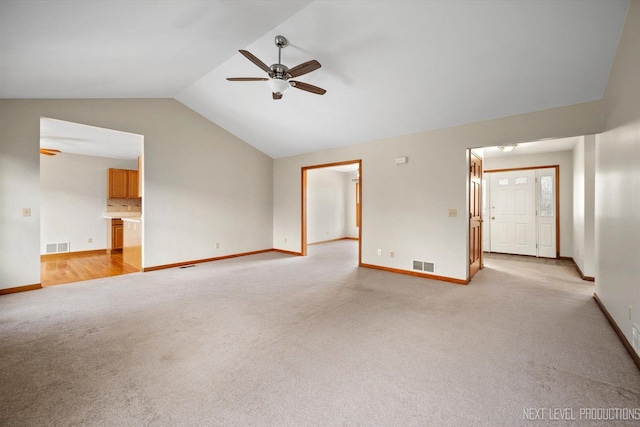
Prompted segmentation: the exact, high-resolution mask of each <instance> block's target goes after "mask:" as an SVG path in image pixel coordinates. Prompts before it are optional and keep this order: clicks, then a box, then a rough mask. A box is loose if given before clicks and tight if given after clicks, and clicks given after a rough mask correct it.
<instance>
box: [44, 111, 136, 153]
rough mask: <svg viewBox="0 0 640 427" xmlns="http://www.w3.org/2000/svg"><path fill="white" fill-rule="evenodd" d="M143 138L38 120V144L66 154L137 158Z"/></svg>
mask: <svg viewBox="0 0 640 427" xmlns="http://www.w3.org/2000/svg"><path fill="white" fill-rule="evenodd" d="M143 141H144V137H143V136H142V135H137V134H134V133H128V132H120V131H116V130H111V129H104V128H99V127H95V126H88V125H82V124H79V123H71V122H65V121H64V120H56V119H48V118H44V117H43V118H41V119H40V147H41V148H52V149H55V150H60V151H62V152H63V153H66V154H83V155H85V156H98V157H111V158H115V159H137V158H138V156H140V155H142V144H143Z"/></svg>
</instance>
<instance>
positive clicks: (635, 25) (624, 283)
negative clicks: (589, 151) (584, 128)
mask: <svg viewBox="0 0 640 427" xmlns="http://www.w3.org/2000/svg"><path fill="white" fill-rule="evenodd" d="M639 51H640V1H638V0H634V1H632V2H631V5H630V8H629V12H628V14H627V20H626V23H625V26H624V31H623V33H622V37H621V39H620V44H619V46H618V51H617V53H616V56H615V59H614V62H613V67H612V69H611V74H610V76H609V82H608V84H607V90H606V92H605V97H604V106H605V129H606V131H605V132H604V133H603V134H602V135H599V136H598V138H597V139H596V201H595V206H596V213H595V224H596V245H595V246H596V293H597V294H598V296H599V297H600V299H601V300H602V302H603V303H604V305H605V306H606V308H607V310H608V311H609V313H611V316H612V317H613V319H614V320H615V321H616V323H617V324H618V326H619V327H620V329H621V330H622V332H623V333H624V334H625V336H626V337H627V339H628V340H629V341H630V342H631V341H632V325H633V324H634V323H635V324H636V325H637V326H638V328H640V262H638V260H640V221H639V220H638V219H639V215H640V214H639V212H640V166H639V164H640V163H639V159H640V55H638V52H639ZM629 311H631V315H630V314H629ZM630 317H631V318H630ZM636 352H638V353H639V354H640V349H638V348H636Z"/></svg>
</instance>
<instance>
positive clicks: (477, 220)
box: [469, 153, 482, 278]
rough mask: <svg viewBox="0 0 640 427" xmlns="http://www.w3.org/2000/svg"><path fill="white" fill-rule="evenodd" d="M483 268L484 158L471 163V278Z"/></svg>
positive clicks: (473, 159) (471, 157) (476, 157)
mask: <svg viewBox="0 0 640 427" xmlns="http://www.w3.org/2000/svg"><path fill="white" fill-rule="evenodd" d="M481 268H482V159H480V158H479V157H478V156H476V155H475V154H473V153H471V156H470V164H469V278H472V277H473V275H474V274H476V273H477V272H478V270H480V269H481Z"/></svg>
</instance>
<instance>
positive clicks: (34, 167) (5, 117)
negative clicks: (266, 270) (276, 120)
mask: <svg viewBox="0 0 640 427" xmlns="http://www.w3.org/2000/svg"><path fill="white" fill-rule="evenodd" d="M40 117H50V118H54V119H60V120H67V121H71V122H76V123H81V124H86V125H92V126H99V127H104V128H108V129H115V130H119V131H125V132H131V133H136V134H141V135H144V157H145V171H144V179H145V182H144V186H145V190H144V199H143V203H144V206H143V212H144V221H145V236H144V261H143V262H144V266H146V267H150V266H156V265H163V264H169V263H176V262H182V261H189V260H196V259H202V258H210V257H215V256H222V255H227V254H234V253H240V252H248V251H255V250H262V249H269V248H271V247H272V212H273V209H272V185H271V180H272V174H273V160H272V159H271V158H270V157H268V156H266V155H265V154H263V153H261V152H259V151H257V150H256V149H254V148H253V147H251V146H249V145H248V144H246V143H245V142H243V141H242V140H240V139H238V138H236V137H235V136H233V135H231V134H230V133H228V132H227V131H225V130H223V129H222V128H220V127H219V126H216V125H215V124H213V123H211V122H210V121H208V120H206V119H205V118H203V117H202V116H200V115H198V114H196V113H195V112H193V111H192V110H190V109H188V108H187V107H185V106H184V105H182V104H180V103H179V102H178V101H176V100H173V99H96V100H78V99H76V100H71V99H69V100H0V153H1V157H0V190H1V192H0V219H1V223H0V224H1V225H0V288H11V287H17V286H24V285H30V284H34V283H39V282H40V260H39V254H40V251H39V248H40V208H39V206H40V172H39V170H40V168H39V163H40V155H39V154H38V148H39V134H40ZM23 207H30V208H31V209H32V216H31V217H29V218H23V217H22V208H23ZM216 243H220V248H219V249H216V248H215V244H216Z"/></svg>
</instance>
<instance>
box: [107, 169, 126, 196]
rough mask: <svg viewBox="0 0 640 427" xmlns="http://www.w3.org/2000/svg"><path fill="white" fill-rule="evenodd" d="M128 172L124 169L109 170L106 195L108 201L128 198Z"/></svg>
mask: <svg viewBox="0 0 640 427" xmlns="http://www.w3.org/2000/svg"><path fill="white" fill-rule="evenodd" d="M128 172H129V171H127V170H126V169H109V171H108V176H109V179H108V183H109V185H108V188H107V190H108V191H107V194H108V195H109V198H110V199H126V198H128V197H129V187H128V185H127V184H128V183H127V181H128Z"/></svg>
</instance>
